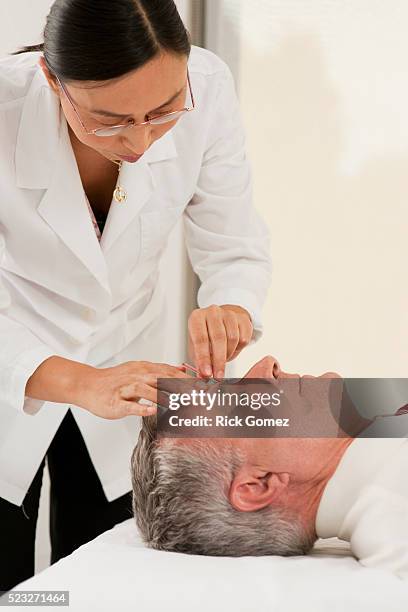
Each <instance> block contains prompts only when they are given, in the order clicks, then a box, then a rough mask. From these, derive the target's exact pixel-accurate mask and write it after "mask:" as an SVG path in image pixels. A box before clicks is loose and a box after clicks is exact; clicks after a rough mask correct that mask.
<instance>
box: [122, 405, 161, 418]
mask: <svg viewBox="0 0 408 612" xmlns="http://www.w3.org/2000/svg"><path fill="white" fill-rule="evenodd" d="M117 412H118V416H117V417H115V418H118V419H119V418H123V417H125V416H150V415H152V414H156V412H157V407H156V405H154V404H153V405H152V406H148V405H146V404H139V403H138V402H131V401H126V400H121V401H120V402H118V404H117ZM112 418H113V417H112Z"/></svg>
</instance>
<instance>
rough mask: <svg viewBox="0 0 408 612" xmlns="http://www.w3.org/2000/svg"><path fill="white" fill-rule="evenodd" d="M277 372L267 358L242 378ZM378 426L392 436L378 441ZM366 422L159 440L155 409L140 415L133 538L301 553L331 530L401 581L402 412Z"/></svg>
mask: <svg viewBox="0 0 408 612" xmlns="http://www.w3.org/2000/svg"><path fill="white" fill-rule="evenodd" d="M284 376H297V375H289V374H285V373H283V372H282V371H281V370H280V368H279V365H278V364H277V362H276V360H275V359H274V358H273V357H270V356H268V357H265V358H264V359H262V360H261V361H260V362H258V363H257V364H256V365H255V366H254V367H253V368H252V369H251V370H250V371H249V372H248V373H247V375H246V377H249V378H250V377H252V378H267V379H272V378H277V377H278V378H279V377H284ZM301 381H303V378H302V379H301ZM366 424H368V422H366ZM383 424H386V425H387V426H388V428H389V427H390V424H391V428H394V432H398V433H397V434H396V435H399V436H401V437H398V438H397V437H391V438H385V437H382V438H381V427H382V426H383ZM384 426H385V425H384ZM368 427H376V428H377V429H376V431H374V434H373V435H375V436H379V437H372V438H370V437H364V438H363V437H361V435H359V436H357V437H350V436H348V435H344V437H332V438H322V437H320V438H279V439H277V438H218V439H217V438H193V439H186V438H183V439H180V438H176V439H174V438H160V440H158V439H157V437H156V416H153V417H145V418H144V422H143V427H142V431H141V433H140V437H139V440H138V443H137V445H136V447H135V449H134V452H133V456H132V479H133V510H134V514H135V519H136V523H137V525H138V527H139V530H140V532H141V535H142V537H143V539H144V541H145V542H146V543H147V545H149V546H150V547H152V548H155V549H160V550H167V551H176V552H184V553H191V554H199V555H223V556H242V555H284V556H287V555H300V554H306V553H307V552H308V551H309V550H310V549H311V548H312V546H313V544H314V542H315V541H316V539H317V538H329V537H333V536H336V537H338V538H340V539H342V540H346V541H348V542H350V545H351V550H352V552H353V553H354V555H355V556H356V557H357V559H359V560H360V562H361V563H362V564H363V565H365V566H369V567H379V568H384V569H387V570H390V571H392V572H394V573H395V574H396V575H397V576H399V577H401V578H405V579H408V438H404V436H408V414H402V415H401V416H388V417H383V418H377V419H375V421H374V423H372V424H371V425H368Z"/></svg>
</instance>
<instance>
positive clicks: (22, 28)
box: [0, 0, 197, 571]
mask: <svg viewBox="0 0 408 612" xmlns="http://www.w3.org/2000/svg"><path fill="white" fill-rule="evenodd" d="M52 4H53V1H51V0H35V2H33V1H32V0H18V2H15V1H14V0H1V3H0V24H1V28H0V32H1V36H0V57H3V56H4V55H6V54H7V53H11V52H13V51H16V50H17V49H18V48H20V47H22V46H24V45H28V44H36V43H39V42H42V40H43V38H42V32H43V29H44V25H45V18H46V16H47V14H48V12H49V9H50V7H51V5H52ZM176 4H177V5H178V7H179V10H180V14H181V16H182V18H183V19H184V21H185V23H186V24H187V27H189V21H190V17H191V14H192V12H191V6H190V0H179V1H176ZM161 267H162V270H163V278H164V279H166V283H167V286H168V288H169V291H168V295H169V296H173V297H172V299H169V302H168V309H169V311H170V316H171V319H170V320H172V322H173V325H172V326H171V329H169V330H168V334H169V335H170V341H169V343H168V345H169V352H168V355H167V359H166V361H167V362H169V363H181V362H182V361H183V360H184V359H185V358H186V341H187V329H186V320H187V317H188V314H189V313H190V312H191V310H192V309H193V308H194V307H195V304H196V302H195V296H196V292H197V284H196V279H195V276H194V275H193V273H192V271H191V267H190V264H189V262H188V258H187V254H186V250H185V248H184V238H183V229H182V224H181V223H179V224H178V225H177V227H176V228H175V229H174V230H173V232H172V234H171V236H170V238H169V246H168V247H167V250H166V251H165V253H164V255H163V260H162V266H161ZM174 296H176V299H174ZM49 484H50V483H49V477H48V470H47V469H46V470H44V478H43V486H42V493H41V500H40V512H39V521H38V528H37V545H36V571H40V570H41V569H43V568H45V567H47V566H48V565H49V555H50V545H49V533H48V521H49Z"/></svg>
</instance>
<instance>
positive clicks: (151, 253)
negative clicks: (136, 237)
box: [139, 205, 185, 262]
mask: <svg viewBox="0 0 408 612" xmlns="http://www.w3.org/2000/svg"><path fill="white" fill-rule="evenodd" d="M184 209H185V206H184V205H183V206H174V207H172V208H163V209H162V210H154V211H150V212H146V213H141V215H140V222H141V245H140V257H139V261H140V262H143V261H147V260H148V259H151V258H153V257H154V258H159V257H160V255H161V254H162V252H163V251H164V249H165V247H166V245H167V241H168V238H169V235H170V232H171V231H172V229H173V228H174V226H175V225H176V223H177V221H178V220H179V219H180V218H181V216H182V214H183V211H184Z"/></svg>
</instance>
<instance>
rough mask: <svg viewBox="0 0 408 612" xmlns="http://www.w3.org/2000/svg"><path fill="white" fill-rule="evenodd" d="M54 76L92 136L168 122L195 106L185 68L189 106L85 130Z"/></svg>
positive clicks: (66, 92) (115, 134)
mask: <svg viewBox="0 0 408 612" xmlns="http://www.w3.org/2000/svg"><path fill="white" fill-rule="evenodd" d="M55 78H56V79H57V81H58V83H59V86H60V88H61V89H62V91H63V92H64V94H65V96H66V98H67V100H68V101H69V103H70V104H71V106H72V108H73V109H74V112H75V114H76V116H77V117H78V121H79V123H80V124H81V126H82V128H83V129H84V131H85V132H86V133H87V134H90V135H93V136H103V137H107V136H117V135H118V134H121V133H122V132H123V131H124V130H127V129H128V128H134V127H141V126H145V125H163V124H164V123H170V122H171V121H176V120H178V119H179V118H180V117H182V116H183V115H185V114H186V113H189V112H190V111H192V110H194V108H195V100H194V95H193V91H192V89H191V82H190V74H189V71H188V69H187V82H188V87H189V91H190V97H191V104H192V106H191V107H188V106H185V107H184V108H182V109H180V110H176V111H171V112H170V113H164V114H162V115H157V116H156V117H152V118H151V119H148V120H147V121H142V122H141V123H124V124H120V125H112V126H109V127H103V128H96V129H93V130H87V128H86V127H85V125H84V122H83V121H82V119H81V117H80V115H79V113H78V111H77V109H76V108H75V104H74V102H73V100H72V98H71V96H70V94H69V92H68V90H67V89H66V87H65V86H64V85H63V84H62V82H61V81H60V79H59V78H58V76H57V75H55Z"/></svg>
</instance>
